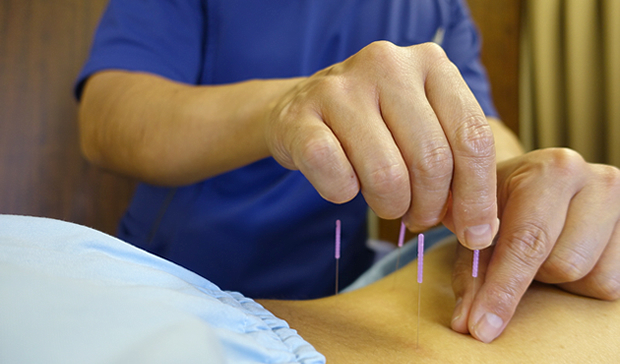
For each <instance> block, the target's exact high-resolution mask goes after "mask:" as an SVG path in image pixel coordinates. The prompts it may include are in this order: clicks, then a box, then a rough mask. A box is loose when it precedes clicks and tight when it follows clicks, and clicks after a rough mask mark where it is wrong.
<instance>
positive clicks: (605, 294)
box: [594, 274, 620, 301]
mask: <svg viewBox="0 0 620 364" xmlns="http://www.w3.org/2000/svg"><path fill="white" fill-rule="evenodd" d="M594 286H595V288H596V291H597V297H598V298H600V299H603V300H608V301H615V300H617V299H620V275H619V274H615V275H609V274H605V275H600V276H598V277H596V278H594Z"/></svg>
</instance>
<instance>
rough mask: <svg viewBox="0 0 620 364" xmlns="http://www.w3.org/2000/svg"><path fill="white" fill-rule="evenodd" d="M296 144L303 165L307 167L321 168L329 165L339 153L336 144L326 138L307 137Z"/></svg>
mask: <svg viewBox="0 0 620 364" xmlns="http://www.w3.org/2000/svg"><path fill="white" fill-rule="evenodd" d="M296 144H297V145H298V155H299V158H300V160H301V163H303V164H304V165H307V166H313V167H319V166H322V165H325V164H326V163H327V164H329V161H331V160H332V159H333V158H334V157H335V156H336V155H337V153H338V149H337V148H336V147H335V145H334V143H331V142H330V140H329V139H328V138H326V137H306V138H304V139H303V140H300V141H298V143H296Z"/></svg>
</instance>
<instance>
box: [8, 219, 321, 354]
mask: <svg viewBox="0 0 620 364" xmlns="http://www.w3.org/2000/svg"><path fill="white" fill-rule="evenodd" d="M0 363H80V364H81V363H209V364H221V363H235V364H236V363H325V358H324V357H323V355H321V354H320V353H318V352H317V351H316V350H315V349H314V348H313V347H312V346H311V345H310V344H309V343H307V342H306V341H304V340H303V339H302V338H301V337H300V336H299V335H298V334H297V333H296V332H295V330H292V329H290V328H289V326H288V324H287V323H286V322H285V321H283V320H280V319H278V318H276V317H275V316H273V315H272V314H271V313H270V312H268V311H267V310H265V309H264V308H263V307H262V306H261V305H259V304H258V303H256V302H254V301H253V300H251V299H249V298H246V297H244V296H242V295H241V294H238V293H234V292H223V291H221V290H220V289H219V288H218V287H217V286H215V285H214V284H212V283H210V282H209V281H207V280H205V279H204V278H202V277H200V276H198V275H196V274H194V273H192V272H190V271H188V270H186V269H184V268H182V267H180V266H178V265H175V264H173V263H171V262H169V261H166V260H164V259H161V258H158V257H156V256H154V255H151V254H149V253H147V252H145V251H142V250H140V249H138V248H135V247H133V246H131V245H129V244H126V243H124V242H122V241H120V240H118V239H116V238H113V237H111V236H108V235H105V234H103V233H100V232H98V231H95V230H92V229H89V228H86V227H83V226H79V225H75V224H71V223H67V222H62V221H58V220H52V219H45V218H34V217H23V216H10V215H0Z"/></svg>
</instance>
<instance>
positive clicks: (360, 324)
mask: <svg viewBox="0 0 620 364" xmlns="http://www.w3.org/2000/svg"><path fill="white" fill-rule="evenodd" d="M454 252H455V245H454V243H449V244H445V245H442V246H440V247H437V248H434V249H431V250H430V251H428V252H427V253H426V254H425V256H424V258H425V259H424V283H422V304H421V317H420V337H419V347H416V327H417V310H418V304H417V299H418V296H417V293H418V291H417V289H418V284H417V282H416V276H417V271H416V262H413V263H411V264H409V265H407V266H406V267H404V268H403V269H401V270H399V271H398V272H396V273H394V274H392V275H390V276H388V277H385V278H384V279H382V280H380V281H378V282H376V283H374V284H372V285H370V286H368V287H365V288H362V289H360V290H357V291H354V292H350V293H343V294H339V295H337V296H333V297H328V298H323V299H318V300H312V301H269V300H263V301H259V302H260V303H261V304H263V305H264V306H265V307H266V308H267V309H269V310H270V311H271V312H273V313H274V314H275V315H276V316H278V317H280V318H282V319H285V320H286V321H288V323H289V324H290V326H291V327H292V328H294V329H296V330H297V331H298V332H299V334H300V335H301V336H302V337H303V338H304V339H306V340H307V341H308V342H310V343H311V344H312V345H314V347H315V348H316V349H317V350H318V351H319V352H321V353H322V354H324V355H325V356H326V358H327V362H328V363H330V364H331V363H427V362H439V363H618V362H620V301H615V302H608V301H600V300H596V299H592V298H586V297H581V296H576V295H573V294H570V293H566V292H564V291H562V290H560V289H558V288H556V287H554V286H548V285H543V284H539V283H534V284H533V285H532V286H531V287H530V289H529V290H528V292H527V293H526V294H525V296H524V297H523V300H522V301H521V303H520V304H519V307H518V308H517V312H516V314H515V316H514V318H513V319H512V321H511V323H510V325H508V327H507V328H506V330H505V331H504V333H503V334H502V335H500V336H499V337H498V339H497V340H495V341H494V342H493V343H491V344H484V343H481V342H479V341H477V340H475V339H474V338H472V337H471V336H469V335H464V334H459V333H457V332H454V331H452V330H451V329H450V319H451V316H452V311H453V309H454V294H453V292H452V288H451V272H452V261H453V259H454ZM472 279H473V278H472Z"/></svg>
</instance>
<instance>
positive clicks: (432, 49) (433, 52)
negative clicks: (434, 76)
mask: <svg viewBox="0 0 620 364" xmlns="http://www.w3.org/2000/svg"><path fill="white" fill-rule="evenodd" d="M415 49H416V51H418V52H420V54H421V55H423V56H424V57H426V58H427V59H428V60H429V61H430V62H431V64H433V63H437V62H443V61H447V62H449V63H450V64H451V63H452V62H450V60H449V59H448V56H447V55H446V52H445V51H444V49H443V48H442V47H441V46H440V45H439V44H437V43H434V42H427V43H422V44H418V45H416V46H415Z"/></svg>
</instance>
